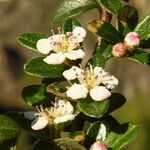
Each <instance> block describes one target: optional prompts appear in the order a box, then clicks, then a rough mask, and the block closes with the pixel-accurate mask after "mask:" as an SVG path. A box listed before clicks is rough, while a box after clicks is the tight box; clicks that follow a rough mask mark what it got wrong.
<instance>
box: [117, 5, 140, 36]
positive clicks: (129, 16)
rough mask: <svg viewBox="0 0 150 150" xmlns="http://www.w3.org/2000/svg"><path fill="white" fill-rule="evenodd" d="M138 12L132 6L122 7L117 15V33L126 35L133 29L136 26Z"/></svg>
mask: <svg viewBox="0 0 150 150" xmlns="http://www.w3.org/2000/svg"><path fill="white" fill-rule="evenodd" d="M138 20H139V17H138V11H137V9H135V8H134V7H132V6H129V5H127V6H125V7H123V9H122V11H121V13H120V14H119V15H118V20H117V21H118V30H119V32H124V35H126V34H127V33H128V32H131V31H133V30H134V29H135V27H136V25H137V24H138Z"/></svg>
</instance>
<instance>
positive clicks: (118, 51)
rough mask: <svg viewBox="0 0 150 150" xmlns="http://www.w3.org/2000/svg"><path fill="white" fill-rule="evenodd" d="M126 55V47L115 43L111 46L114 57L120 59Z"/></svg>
mask: <svg viewBox="0 0 150 150" xmlns="http://www.w3.org/2000/svg"><path fill="white" fill-rule="evenodd" d="M125 54H126V47H125V46H124V44H123V43H117V44H116V45H114V46H113V49H112V55H113V56H114V57H122V56H124V55H125Z"/></svg>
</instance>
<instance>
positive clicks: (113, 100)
mask: <svg viewBox="0 0 150 150" xmlns="http://www.w3.org/2000/svg"><path fill="white" fill-rule="evenodd" d="M125 102H126V98H125V97H124V96H123V95H122V94H118V93H113V94H112V95H111V97H109V109H108V112H109V113H110V112H112V111H114V110H116V109H118V108H120V107H121V106H123V105H124V104H125Z"/></svg>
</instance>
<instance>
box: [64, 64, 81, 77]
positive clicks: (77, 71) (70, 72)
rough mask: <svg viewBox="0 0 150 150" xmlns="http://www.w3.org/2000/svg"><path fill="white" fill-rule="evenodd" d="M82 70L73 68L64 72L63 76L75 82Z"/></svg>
mask: <svg viewBox="0 0 150 150" xmlns="http://www.w3.org/2000/svg"><path fill="white" fill-rule="evenodd" d="M81 72H82V69H80V68H78V67H76V66H72V67H71V68H70V69H68V70H66V71H64V72H63V76H64V77H65V78H66V79H67V80H74V79H76V78H77V76H78V75H79V74H81Z"/></svg>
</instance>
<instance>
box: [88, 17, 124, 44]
mask: <svg viewBox="0 0 150 150" xmlns="http://www.w3.org/2000/svg"><path fill="white" fill-rule="evenodd" d="M87 28H88V29H89V30H90V31H91V32H93V33H95V34H96V35H98V36H100V37H102V38H103V39H105V40H106V41H108V42H110V43H112V44H116V43H118V42H121V41H123V39H124V37H123V35H122V34H121V33H119V32H118V31H117V30H116V29H115V28H114V27H113V26H112V25H111V24H110V23H109V22H107V21H103V20H100V19H94V20H92V21H90V22H89V23H88V25H87Z"/></svg>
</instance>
